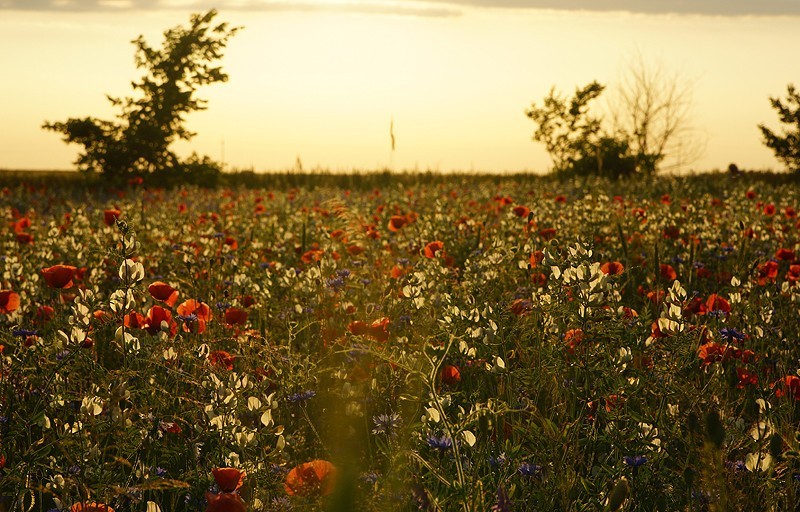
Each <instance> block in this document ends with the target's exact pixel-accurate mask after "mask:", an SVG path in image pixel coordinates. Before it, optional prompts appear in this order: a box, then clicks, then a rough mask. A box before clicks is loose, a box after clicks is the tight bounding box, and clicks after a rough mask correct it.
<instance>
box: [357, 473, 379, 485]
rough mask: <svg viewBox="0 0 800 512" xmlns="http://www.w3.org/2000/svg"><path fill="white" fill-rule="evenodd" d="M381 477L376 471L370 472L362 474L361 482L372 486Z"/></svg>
mask: <svg viewBox="0 0 800 512" xmlns="http://www.w3.org/2000/svg"><path fill="white" fill-rule="evenodd" d="M380 477H381V476H380V475H379V474H378V473H376V472H375V471H368V472H366V473H362V474H361V480H363V481H364V482H366V483H368V484H371V485H374V484H375V483H377V482H378V480H379V479H380Z"/></svg>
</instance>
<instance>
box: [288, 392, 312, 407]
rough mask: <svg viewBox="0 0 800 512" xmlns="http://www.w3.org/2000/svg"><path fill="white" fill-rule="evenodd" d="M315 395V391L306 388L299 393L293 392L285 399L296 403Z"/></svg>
mask: <svg viewBox="0 0 800 512" xmlns="http://www.w3.org/2000/svg"><path fill="white" fill-rule="evenodd" d="M315 396H317V392H316V391H312V390H310V389H308V390H306V391H300V392H299V393H294V394H293V395H289V396H287V397H286V401H287V402H289V403H293V404H296V403H300V402H305V401H306V400H308V399H309V398H313V397H315Z"/></svg>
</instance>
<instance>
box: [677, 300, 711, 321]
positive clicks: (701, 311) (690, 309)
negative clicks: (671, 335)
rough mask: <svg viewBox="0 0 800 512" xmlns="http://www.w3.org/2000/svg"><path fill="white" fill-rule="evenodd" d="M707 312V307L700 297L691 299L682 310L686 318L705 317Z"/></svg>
mask: <svg viewBox="0 0 800 512" xmlns="http://www.w3.org/2000/svg"><path fill="white" fill-rule="evenodd" d="M709 299H711V297H709ZM707 312H708V307H707V306H706V304H705V302H703V299H702V298H700V297H694V298H692V300H690V301H689V303H688V304H686V306H684V308H683V316H686V317H688V316H691V315H705V314H706V313H707Z"/></svg>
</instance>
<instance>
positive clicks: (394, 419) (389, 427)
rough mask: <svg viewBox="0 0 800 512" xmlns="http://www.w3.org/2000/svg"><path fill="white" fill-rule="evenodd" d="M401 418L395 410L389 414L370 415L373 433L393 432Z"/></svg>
mask: <svg viewBox="0 0 800 512" xmlns="http://www.w3.org/2000/svg"><path fill="white" fill-rule="evenodd" d="M402 422H403V419H402V418H401V417H400V415H399V414H397V413H396V412H392V413H389V414H379V415H377V416H373V417H372V423H374V424H375V428H373V429H372V433H373V434H394V433H395V431H396V429H397V427H399V426H400V424H402Z"/></svg>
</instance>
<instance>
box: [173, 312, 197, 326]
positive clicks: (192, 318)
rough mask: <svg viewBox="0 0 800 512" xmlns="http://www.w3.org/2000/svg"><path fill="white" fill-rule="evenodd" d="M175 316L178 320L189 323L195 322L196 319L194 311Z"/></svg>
mask: <svg viewBox="0 0 800 512" xmlns="http://www.w3.org/2000/svg"><path fill="white" fill-rule="evenodd" d="M177 318H178V320H179V321H181V322H183V323H184V324H186V325H191V324H193V323H195V322H196V321H197V314H196V313H190V314H188V315H186V316H183V315H177Z"/></svg>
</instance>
